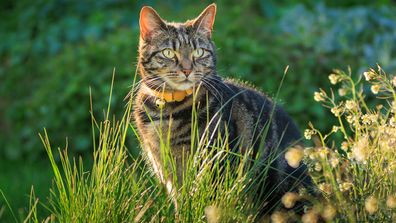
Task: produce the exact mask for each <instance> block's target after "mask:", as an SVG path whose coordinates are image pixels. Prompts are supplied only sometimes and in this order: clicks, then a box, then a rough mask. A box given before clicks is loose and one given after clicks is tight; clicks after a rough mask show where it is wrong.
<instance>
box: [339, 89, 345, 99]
mask: <svg viewBox="0 0 396 223" xmlns="http://www.w3.org/2000/svg"><path fill="white" fill-rule="evenodd" d="M338 94H339V95H340V96H341V97H342V96H345V95H346V94H347V90H346V89H345V88H339V89H338Z"/></svg>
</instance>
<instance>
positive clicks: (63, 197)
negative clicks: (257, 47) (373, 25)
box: [26, 67, 396, 223]
mask: <svg viewBox="0 0 396 223" xmlns="http://www.w3.org/2000/svg"><path fill="white" fill-rule="evenodd" d="M362 77H364V79H365V80H366V81H368V83H369V84H370V85H371V87H369V88H368V87H367V85H366V84H365V83H363V82H364V80H363V78H359V79H358V80H354V79H353V77H352V75H351V72H350V71H349V73H345V72H343V71H339V70H335V72H334V73H333V74H331V75H330V76H329V78H330V81H331V83H332V84H335V85H337V86H339V88H338V91H337V92H336V93H335V92H334V91H333V90H332V91H331V92H330V93H326V92H325V91H324V90H320V91H319V92H316V93H315V95H314V99H315V100H316V101H318V102H320V103H322V104H323V105H324V106H325V107H326V108H329V109H330V111H331V113H332V114H333V115H334V118H335V119H336V120H338V122H339V125H337V126H334V127H333V129H332V131H331V132H330V133H328V134H323V133H321V132H320V131H319V130H318V129H316V128H315V127H314V125H313V124H310V125H309V126H310V128H309V129H307V130H306V131H305V134H304V135H305V137H306V138H307V139H309V140H312V141H313V143H314V146H312V147H308V148H306V149H305V150H303V149H302V148H301V147H298V146H294V147H292V148H290V149H288V151H287V152H286V154H285V159H286V160H287V161H288V163H289V164H290V165H291V166H293V167H297V166H298V165H300V163H301V161H302V159H304V162H305V163H306V164H307V165H308V167H309V171H310V176H311V177H312V178H313V180H314V183H315V185H316V187H317V188H318V190H319V192H318V193H317V194H316V196H313V195H311V194H308V193H307V192H306V191H305V190H301V191H299V192H289V193H286V194H285V195H284V196H283V197H282V199H281V201H280V202H281V203H282V205H283V207H285V209H280V210H279V211H276V212H274V213H273V214H272V215H271V216H268V217H266V218H263V219H261V221H263V222H269V221H271V222H279V223H280V222H287V221H296V222H304V223H308V222H319V220H321V221H324V222H391V221H395V220H396V213H395V210H396V188H395V179H396V174H395V169H396V155H395V154H396V153H395V151H394V149H395V148H396V121H395V114H396V103H395V100H396V92H395V86H396V77H392V76H389V75H387V74H385V72H383V71H382V69H381V68H380V67H378V70H373V69H371V70H369V71H368V72H365V73H364V75H363V76H362ZM364 90H366V92H365V91H364ZM367 90H371V92H372V93H373V95H375V96H376V97H377V100H375V102H376V104H373V105H370V104H368V103H366V97H367V96H366V94H367ZM132 92H133V90H132ZM133 99H134V97H133V96H132V97H130V98H129V101H128V103H127V106H126V109H125V113H124V115H123V117H122V118H121V120H116V119H115V118H112V119H111V120H110V118H109V117H110V107H108V109H107V112H106V115H105V119H104V120H103V121H97V120H96V119H95V117H94V115H93V114H92V131H93V132H92V134H93V140H94V153H93V157H94V162H93V164H92V166H90V167H88V168H87V167H84V166H83V162H82V160H81V158H80V159H79V160H75V159H74V158H73V159H70V158H69V156H68V154H67V145H66V148H65V149H64V150H60V149H58V152H59V155H60V160H61V162H60V164H58V163H57V162H56V161H55V158H54V154H53V150H52V148H51V144H50V141H49V137H48V134H47V132H46V131H44V133H43V134H42V135H40V137H41V139H42V141H43V143H44V146H45V148H46V150H47V153H48V156H49V159H50V162H51V164H52V168H53V171H54V175H55V178H54V184H53V186H52V188H51V196H50V198H49V203H48V207H47V208H48V209H49V210H50V212H51V213H52V214H51V215H50V216H49V217H48V218H47V219H38V217H37V215H36V214H35V213H36V210H37V207H38V204H37V200H36V199H35V197H34V193H33V192H32V195H31V209H30V210H31V211H30V212H29V215H28V218H27V219H26V221H28V222H39V221H40V220H45V221H47V222H49V221H51V222H257V221H259V219H258V216H257V210H258V209H259V208H261V207H262V205H263V204H260V203H256V202H253V200H254V197H252V194H255V188H247V185H251V184H247V183H248V182H251V181H253V180H265V179H264V178H263V179H256V177H257V173H256V172H255V171H256V170H257V169H255V167H257V166H255V165H260V166H259V167H257V168H260V170H261V171H263V172H266V171H268V168H269V165H268V163H260V162H258V160H257V159H256V158H255V157H251V154H250V152H249V149H248V150H247V151H248V152H246V153H239V152H235V151H233V150H231V148H229V141H228V136H227V134H219V133H218V132H214V133H213V132H212V133H209V132H205V131H204V134H199V132H200V131H199V129H198V127H197V115H196V112H195V111H194V112H193V115H192V118H191V123H192V132H191V134H192V143H191V148H192V149H191V151H189V152H188V151H187V152H186V154H185V157H184V159H185V162H183V163H184V164H185V165H186V168H185V169H186V170H185V171H184V172H183V184H181V185H178V182H179V181H178V179H177V177H176V176H175V175H172V173H174V172H175V170H176V164H175V161H174V158H173V157H172V153H171V148H170V142H169V134H170V133H169V132H165V133H163V132H161V131H162V130H161V129H167V128H159V129H158V133H159V134H160V135H165V137H164V138H163V140H162V142H161V146H160V147H161V148H160V149H161V153H162V155H163V157H164V160H163V162H164V166H165V169H166V171H165V172H166V173H165V175H166V177H171V178H172V180H173V184H174V185H178V186H176V187H175V188H174V190H175V191H176V192H175V193H167V188H166V186H165V185H163V184H162V183H161V182H160V181H159V180H158V178H157V177H155V176H153V172H152V171H151V170H150V167H149V166H147V162H146V161H145V160H144V159H143V158H141V157H139V158H133V157H132V156H130V154H129V153H128V148H127V146H126V143H125V142H126V139H127V137H130V135H131V134H136V129H135V128H134V126H133V125H132V124H131V106H132V104H133ZM110 100H111V93H110ZM109 104H110V103H109ZM207 121H208V122H210V121H211V120H209V119H208V120H207ZM214 124H215V125H220V123H214ZM96 136H97V137H96ZM333 136H334V137H333ZM339 139H341V140H339ZM139 140H140V139H139ZM209 141H211V142H212V143H210V147H209V143H208V142H209ZM140 145H141V142H140ZM140 145H136V146H140ZM278 155H284V154H278ZM274 158H276V157H274ZM269 162H271V161H269ZM256 189H257V188H256ZM256 192H257V191H256ZM268 196H270V195H268ZM297 201H306V205H305V206H304V210H303V211H302V212H303V213H302V216H299V215H297V214H296V213H294V211H293V210H292V211H290V209H289V208H292V207H294V206H295V204H296V202H297ZM300 213H301V212H300Z"/></svg>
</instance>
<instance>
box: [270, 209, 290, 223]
mask: <svg viewBox="0 0 396 223" xmlns="http://www.w3.org/2000/svg"><path fill="white" fill-rule="evenodd" d="M287 220H288V219H287V215H286V214H285V213H283V212H280V211H276V212H274V213H273V214H272V215H271V222H273V223H286V222H287Z"/></svg>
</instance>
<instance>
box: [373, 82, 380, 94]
mask: <svg viewBox="0 0 396 223" xmlns="http://www.w3.org/2000/svg"><path fill="white" fill-rule="evenodd" d="M380 90H381V86H380V85H378V84H374V85H372V86H371V91H372V92H373V94H378V92H379V91H380Z"/></svg>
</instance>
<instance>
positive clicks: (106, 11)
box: [0, 0, 396, 160]
mask: <svg viewBox="0 0 396 223" xmlns="http://www.w3.org/2000/svg"><path fill="white" fill-rule="evenodd" d="M288 3H289V2H288V1H285V2H281V3H279V2H276V1H269V2H265V3H264V1H245V2H243V3H238V4H237V3H236V1H220V2H218V15H217V18H216V24H215V32H214V39H215V42H216V44H217V48H218V56H219V69H218V70H219V73H220V74H222V75H223V76H232V77H237V78H241V79H244V80H248V81H250V82H252V83H253V84H254V85H256V86H258V87H259V88H260V89H263V90H265V91H266V92H268V94H269V95H270V96H271V95H274V93H275V92H276V89H277V87H278V86H279V83H280V80H281V78H282V74H283V70H284V68H285V67H286V66H287V65H290V69H289V73H288V76H287V77H286V80H285V83H284V85H283V86H284V87H283V90H282V92H281V94H280V98H281V100H282V102H283V104H284V107H285V109H286V110H287V111H288V112H289V113H290V114H291V115H292V117H293V118H294V119H295V120H296V121H297V122H298V124H299V126H300V127H301V129H303V128H305V127H306V123H307V122H308V121H313V122H315V121H317V120H320V122H319V124H318V127H320V128H322V129H325V128H329V126H332V123H331V121H328V119H326V118H325V117H326V115H329V114H328V113H326V112H324V111H323V110H322V108H321V107H320V106H319V105H317V104H314V103H312V102H311V100H309V98H310V96H311V95H312V92H314V90H315V89H316V88H317V87H326V86H327V85H326V83H325V82H324V80H325V79H327V76H326V75H324V74H327V73H329V72H330V71H331V69H332V68H333V67H338V66H340V64H343V65H344V66H347V65H350V66H351V67H352V68H353V70H356V71H357V73H360V72H361V71H362V67H366V66H367V65H374V64H375V63H376V62H378V63H380V64H381V65H382V66H383V67H384V68H385V69H387V70H390V71H391V70H392V69H394V68H395V66H396V65H395V64H396V62H395V61H396V60H395V59H393V58H395V57H394V54H395V51H396V49H395V39H396V31H395V29H396V28H395V27H396V22H395V21H396V18H395V17H396V16H395V15H394V13H392V11H394V9H395V7H394V5H392V4H391V3H389V2H387V1H383V2H382V3H376V4H371V5H367V6H364V7H362V6H360V5H358V3H356V2H354V1H350V4H346V5H345V7H344V8H332V7H331V3H329V2H323V3H312V2H310V1H306V3H305V4H304V5H300V4H288ZM145 4H149V5H153V6H154V7H155V8H157V10H158V11H159V12H160V14H161V15H163V17H164V18H167V19H169V20H178V21H181V20H185V19H189V18H191V17H194V16H196V15H197V14H198V13H199V11H200V10H198V9H201V8H204V7H205V6H206V5H207V4H209V1H208V2H206V3H201V4H200V5H192V4H191V3H188V2H187V1H170V2H169V3H159V1H158V2H157V1H147V2H145ZM381 4H387V6H386V7H385V6H381ZM142 5H143V3H131V2H128V1H117V2H114V1H84V2H80V1H67V2H64V1H58V0H52V1H35V3H34V4H33V3H31V2H29V1H18V2H9V3H4V7H3V9H2V13H1V15H2V18H3V19H1V22H0V23H1V26H0V29H1V32H2V33H4V36H3V37H2V41H1V43H0V61H1V64H2V65H1V68H0V81H1V83H2V87H1V89H0V92H1V95H2V98H1V99H2V100H1V101H0V120H1V121H0V127H1V128H0V132H1V134H0V140H1V141H2V142H4V143H3V144H4V145H3V148H2V150H1V152H0V153H2V154H1V155H2V156H5V157H7V158H8V159H19V158H22V157H25V158H30V159H33V160H34V159H36V158H37V157H41V155H42V154H43V152H44V151H43V149H42V146H41V145H40V141H39V139H38V137H37V132H39V131H40V130H41V129H42V128H43V127H46V128H47V130H48V132H50V133H51V136H52V140H53V142H54V144H55V145H61V144H64V138H65V137H68V138H69V143H70V144H71V147H72V148H75V149H74V151H72V152H74V153H86V152H88V151H89V148H91V147H90V143H91V141H90V140H88V139H90V137H89V135H87V134H88V133H89V131H87V130H89V128H90V125H89V123H90V122H89V117H90V114H89V87H91V88H92V91H93V95H94V101H95V103H94V104H95V105H97V106H96V107H95V108H94V111H95V112H96V113H98V112H100V111H101V108H102V107H105V106H103V105H105V103H106V98H107V97H106V95H107V93H108V90H109V89H108V86H109V84H108V83H110V79H111V75H112V71H113V68H114V67H115V68H116V73H117V76H116V83H115V89H116V90H115V91H114V97H115V98H114V101H113V103H114V104H113V105H112V106H113V108H115V111H117V110H120V109H122V108H123V107H124V103H125V102H123V98H124V96H125V95H126V93H127V92H128V90H129V86H130V84H131V82H132V77H133V73H134V71H135V65H136V59H135V58H136V56H137V42H138V35H139V34H138V20H137V18H138V11H139V9H140V7H141V6H142ZM308 108H309V109H308Z"/></svg>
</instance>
